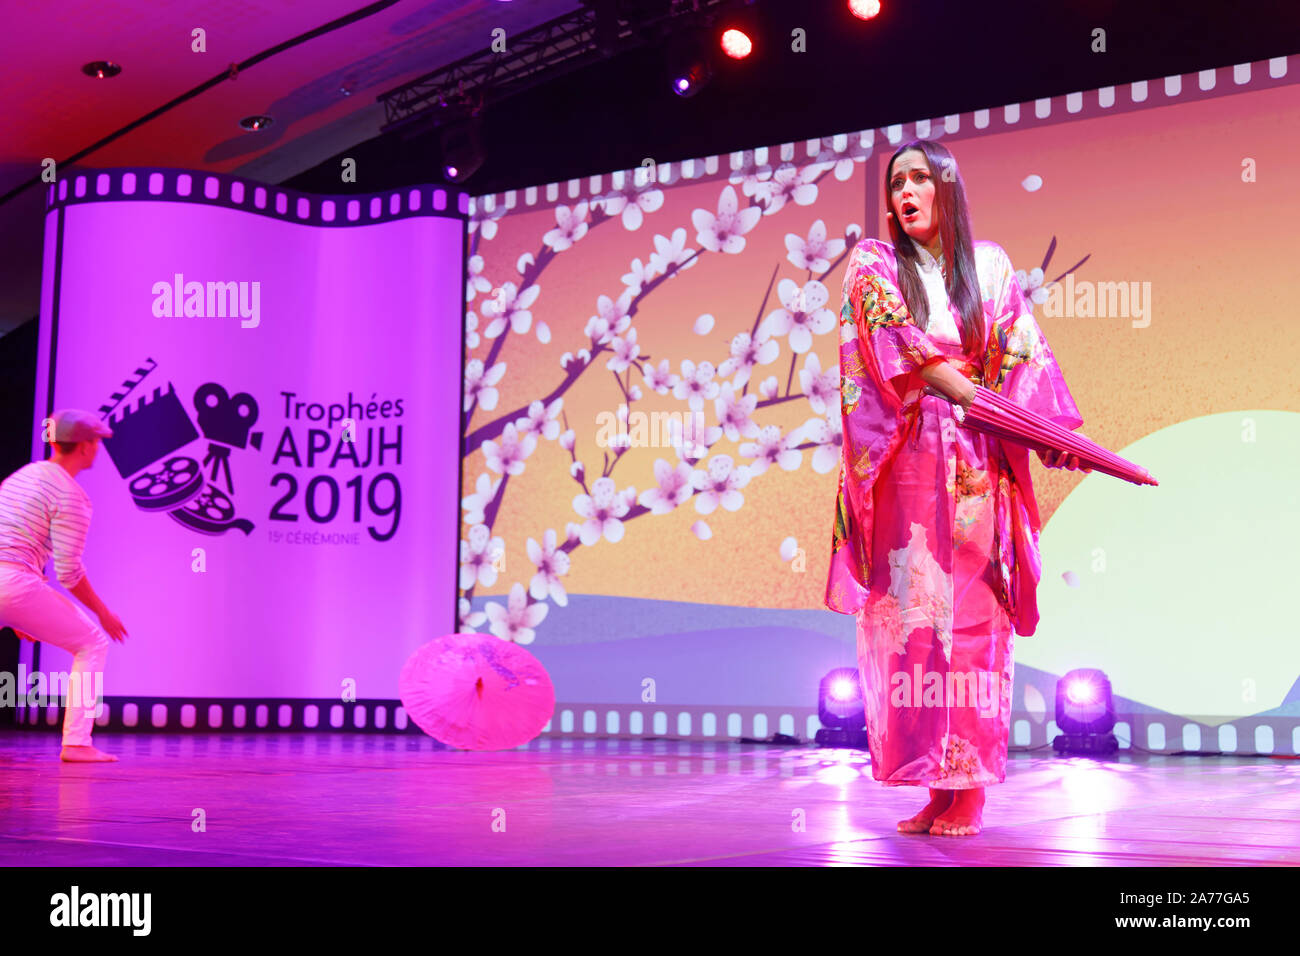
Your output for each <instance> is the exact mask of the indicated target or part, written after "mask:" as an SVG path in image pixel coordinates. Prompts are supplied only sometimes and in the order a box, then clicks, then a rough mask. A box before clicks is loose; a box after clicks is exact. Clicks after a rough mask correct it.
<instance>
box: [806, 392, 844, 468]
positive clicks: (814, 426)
mask: <svg viewBox="0 0 1300 956" xmlns="http://www.w3.org/2000/svg"><path fill="white" fill-rule="evenodd" d="M843 429H844V422H843V419H842V417H841V412H840V409H838V408H836V409H835V411H834V412H833V413H832V414H830V415H827V416H826V417H825V418H810V419H808V421H806V422H804V423H803V425H802V426H800V428H799V434H800V437H801V439H806V440H807V441H811V442H812V443H813V444H815V445H816V446H817V448H816V449H815V450H814V451H813V460H812V466H813V471H815V472H817V474H819V475H824V474H826V473H827V472H828V471H830V470H831V469H832V468H835V467H838V466H839V463H840V459H841V457H842V456H843V446H844V431H843Z"/></svg>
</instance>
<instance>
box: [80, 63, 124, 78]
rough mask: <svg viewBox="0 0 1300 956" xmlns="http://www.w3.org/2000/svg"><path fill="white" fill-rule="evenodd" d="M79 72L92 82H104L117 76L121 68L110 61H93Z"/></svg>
mask: <svg viewBox="0 0 1300 956" xmlns="http://www.w3.org/2000/svg"><path fill="white" fill-rule="evenodd" d="M81 72H82V73H84V74H86V76H88V77H90V78H91V79H93V80H106V79H108V78H109V77H113V76H117V74H119V73H121V72H122V68H121V67H120V66H118V65H117V64H116V63H114V62H113V61H112V60H93V61H91V62H90V63H87V64H86V65H85V66H83V67H82V68H81Z"/></svg>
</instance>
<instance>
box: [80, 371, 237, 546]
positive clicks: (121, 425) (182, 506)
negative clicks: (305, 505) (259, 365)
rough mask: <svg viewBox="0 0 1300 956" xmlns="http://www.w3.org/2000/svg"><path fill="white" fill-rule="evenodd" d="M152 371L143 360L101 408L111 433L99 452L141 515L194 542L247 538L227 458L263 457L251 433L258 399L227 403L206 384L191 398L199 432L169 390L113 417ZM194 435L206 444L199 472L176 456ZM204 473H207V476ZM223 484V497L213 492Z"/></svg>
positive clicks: (219, 391) (227, 397) (231, 399)
mask: <svg viewBox="0 0 1300 956" xmlns="http://www.w3.org/2000/svg"><path fill="white" fill-rule="evenodd" d="M156 367H157V363H156V362H154V360H153V359H146V365H144V366H141V367H140V368H137V369H136V370H135V372H134V377H128V378H127V379H125V380H124V381H123V383H122V386H121V387H120V389H119V391H117V392H115V393H114V395H113V396H112V399H111V400H110V403H108V404H105V405H101V406H100V412H101V413H102V414H103V415H105V416H107V417H108V421H109V425H110V427H111V428H112V429H113V437H112V438H106V439H104V448H105V449H106V450H107V451H108V454H109V457H110V458H111V459H112V461H113V465H114V466H115V467H116V468H117V472H118V474H119V475H121V476H122V477H123V478H125V479H127V488H128V490H129V491H130V493H131V500H132V501H134V502H135V505H136V507H138V508H139V509H140V510H142V511H147V512H151V513H155V512H165V513H167V514H168V515H170V516H171V517H172V518H173V519H175V520H176V521H178V522H180V523H181V524H183V525H185V526H186V527H187V528H190V529H192V530H194V531H197V532H199V533H200V534H209V535H219V534H225V533H226V532H227V531H231V530H238V531H242V532H244V534H249V533H250V532H251V531H252V530H253V523H252V522H251V521H249V520H248V519H246V518H240V517H237V516H236V511H235V504H234V501H233V499H232V498H231V495H233V494H234V491H235V486H234V478H233V476H232V474H231V470H230V452H231V450H232V449H233V448H247V447H248V446H249V445H252V446H253V447H254V448H256V449H258V450H261V447H262V433H261V432H260V431H259V432H255V431H252V427H253V425H254V424H255V423H256V422H257V417H258V407H257V401H256V399H254V398H253V397H252V396H251V395H249V394H248V393H247V392H239V393H237V394H235V395H230V394H228V393H227V392H226V389H225V388H223V387H222V386H221V385H219V384H217V383H216V382H205V383H204V384H203V385H200V386H199V388H198V389H197V390H196V391H195V393H194V407H195V410H196V412H197V416H198V422H199V428H197V429H196V428H195V427H194V422H193V421H192V420H191V419H190V416H189V413H188V412H187V411H186V410H185V407H184V406H183V405H182V404H181V401H180V399H179V398H177V397H176V388H175V386H174V385H173V384H172V383H171V382H168V383H167V390H166V391H165V392H164V391H163V389H162V387H161V386H160V387H158V388H155V389H154V390H153V395H152V396H144V397H143V398H140V399H139V401H138V402H136V403H134V404H133V405H131V404H128V405H126V406H125V407H123V408H122V410H121V411H120V412H117V411H115V410H116V409H117V407H118V406H119V405H121V403H122V401H123V399H125V398H126V396H127V395H129V394H130V393H131V392H132V391H133V390H134V389H135V388H136V387H137V386H138V385H139V384H140V383H141V382H142V381H144V379H145V377H146V376H148V374H149V373H150V372H152V371H153V370H154V369H155V368H156ZM199 429H202V434H203V437H204V438H206V439H207V440H208V448H207V454H206V456H205V457H204V459H203V463H202V465H200V463H199V462H198V461H197V460H196V459H194V458H191V457H189V456H187V455H177V454H175V452H177V451H179V450H180V449H182V448H184V447H185V446H186V445H188V444H189V443H190V442H192V441H195V440H196V439H198V438H199ZM206 466H210V468H211V473H210V475H207V476H205V474H204V467H206ZM223 479H224V483H225V486H226V490H225V491H222V490H221V488H219V487H218V486H217V482H218V481H221V480H223Z"/></svg>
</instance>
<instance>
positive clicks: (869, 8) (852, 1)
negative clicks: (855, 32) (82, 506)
mask: <svg viewBox="0 0 1300 956" xmlns="http://www.w3.org/2000/svg"><path fill="white" fill-rule="evenodd" d="M879 12H880V0H849V13H851V14H853V15H854V16H855V17H857V18H858V19H859V20H870V19H871V18H872V17H874V16H875V15H876V14H878V13H879Z"/></svg>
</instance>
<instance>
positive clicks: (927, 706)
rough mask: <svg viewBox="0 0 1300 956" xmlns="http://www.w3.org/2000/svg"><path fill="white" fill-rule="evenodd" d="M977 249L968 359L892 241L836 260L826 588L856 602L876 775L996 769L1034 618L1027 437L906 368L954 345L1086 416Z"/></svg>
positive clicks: (838, 606)
mask: <svg viewBox="0 0 1300 956" xmlns="http://www.w3.org/2000/svg"><path fill="white" fill-rule="evenodd" d="M921 256H922V268H923V272H922V276H923V279H924V281H925V282H926V286H927V290H928V294H929V295H930V301H931V302H936V301H937V302H938V304H939V305H944V304H946V300H947V296H946V294H944V292H943V287H942V276H941V275H940V274H939V273H938V269H937V266H936V265H935V263H934V260H933V259H932V258H930V256H929V254H928V253H926V252H924V251H923V250H922V252H921ZM975 261H976V271H977V272H978V274H979V285H980V297H981V299H982V300H983V302H984V317H985V323H986V326H987V337H986V340H985V348H984V350H983V354H982V355H981V356H979V357H978V358H977V359H975V360H972V358H971V357H969V356H966V355H965V354H963V351H962V348H961V345H960V336H959V335H958V334H957V332H956V329H957V328H958V324H957V323H958V322H959V321H960V317H959V315H958V313H957V312H956V310H955V309H951V308H949V309H948V310H947V312H946V314H945V313H944V311H943V310H942V309H940V310H937V311H938V314H936V309H933V308H932V309H931V318H930V329H929V331H928V333H927V332H922V331H921V330H920V329H919V328H917V326H916V325H915V323H914V322H913V321H912V318H911V315H910V314H909V313H908V310H907V306H906V304H905V303H904V301H903V297H902V295H901V293H900V292H899V289H898V272H897V268H898V266H897V260H896V258H895V255H894V248H893V246H891V245H890V244H889V243H887V242H882V241H880V240H877V239H864V240H862V241H861V242H859V243H858V245H857V246H856V247H855V248H854V250H853V253H852V256H851V258H850V260H849V263H848V269H847V272H846V275H845V277H844V300H843V302H844V304H843V306H842V308H841V311H840V332H841V335H840V397H841V405H842V412H843V423H844V445H843V460H842V462H841V466H840V484H839V496H838V501H837V502H836V513H835V528H834V534H833V538H832V544H831V567H830V574H829V578H828V581H827V585H826V598H825V601H826V606H827V607H828V608H830V609H831V610H833V611H839V612H840V613H843V614H854V615H856V616H857V620H858V628H857V633H858V666H859V668H860V670H861V676H862V687H863V692H864V695H865V700H866V715H867V730H868V738H869V747H870V751H871V770H872V775H873V776H874V777H875V778H876V779H877V780H880V781H882V782H883V783H885V784H886V785H889V786H901V785H905V784H911V785H917V786H930V787H935V788H936V789H966V788H974V787H983V786H986V785H988V784H992V783H1001V782H1002V781H1003V780H1004V779H1005V778H1006V758H1007V738H1008V735H1009V732H1010V727H1011V687H1012V674H1013V667H1012V657H1011V655H1012V645H1013V633H1012V631H1013V628H1014V631H1015V633H1018V634H1021V635H1025V636H1028V635H1030V634H1033V633H1034V629H1035V627H1036V626H1037V623H1038V605H1037V602H1036V600H1035V591H1036V589H1037V585H1038V580H1039V577H1040V575H1041V569H1042V566H1041V563H1040V560H1039V552H1038V532H1039V517H1038V508H1037V505H1036V504H1035V501H1034V492H1033V488H1032V486H1031V485H1030V477H1029V454H1030V453H1029V451H1028V450H1027V449H1026V448H1024V447H1023V446H1020V445H1016V444H1014V443H1011V442H1005V443H1004V442H1002V441H1000V440H998V439H996V438H993V437H991V436H987V435H984V434H983V433H981V432H976V431H972V430H970V429H967V428H964V427H962V426H961V425H959V424H958V423H957V421H956V419H955V418H954V417H953V414H952V410H953V406H952V404H951V403H950V402H949V401H947V400H946V399H944V398H940V397H937V396H935V395H928V394H925V393H924V392H923V391H922V389H923V388H924V382H923V381H922V379H921V377H920V375H919V374H918V370H919V369H921V368H922V367H924V366H927V365H930V364H933V363H936V362H939V361H944V360H949V361H950V362H952V363H953V364H954V365H955V367H957V368H958V370H959V371H961V372H962V374H964V375H966V376H967V377H968V378H970V379H971V380H972V381H974V382H977V383H979V384H982V385H985V386H987V387H988V388H990V389H993V390H994V391H998V392H1001V393H1002V394H1004V395H1006V396H1007V397H1008V398H1011V399H1012V400H1013V401H1016V402H1018V403H1019V404H1021V405H1024V406H1025V407H1027V408H1030V409H1032V410H1033V411H1036V412H1038V413H1039V414H1042V415H1046V416H1048V417H1049V418H1052V419H1054V420H1055V421H1056V422H1057V423H1058V424H1060V425H1062V426H1064V427H1065V428H1069V429H1076V428H1078V427H1079V426H1080V425H1081V424H1083V420H1082V419H1081V418H1080V416H1079V411H1078V409H1077V408H1076V407H1075V404H1074V400H1073V399H1072V398H1071V396H1070V392H1069V390H1068V389H1067V388H1066V385H1065V381H1064V379H1063V378H1062V375H1061V370H1060V368H1059V366H1058V365H1057V363H1056V359H1055V357H1054V356H1053V354H1052V350H1051V349H1050V348H1049V347H1048V344H1047V340H1046V339H1044V338H1043V334H1042V332H1041V330H1040V329H1039V328H1038V323H1037V322H1036V321H1035V320H1034V316H1033V313H1032V312H1031V311H1030V310H1029V308H1028V307H1027V306H1026V304H1025V301H1024V298H1023V296H1022V294H1021V290H1020V286H1019V284H1018V283H1017V282H1016V278H1015V275H1014V273H1013V271H1012V268H1011V262H1010V260H1009V258H1008V257H1007V254H1006V252H1004V251H1003V250H1002V248H1001V247H1000V246H998V245H997V244H996V243H993V242H986V241H980V242H977V243H976V244H975ZM931 269H933V271H931ZM935 283H938V286H937V289H936V287H935Z"/></svg>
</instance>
